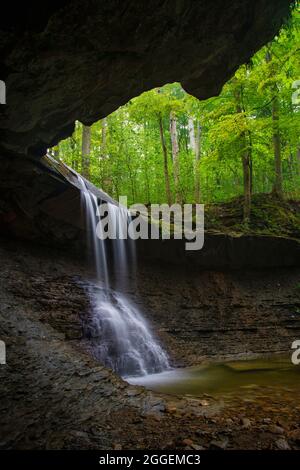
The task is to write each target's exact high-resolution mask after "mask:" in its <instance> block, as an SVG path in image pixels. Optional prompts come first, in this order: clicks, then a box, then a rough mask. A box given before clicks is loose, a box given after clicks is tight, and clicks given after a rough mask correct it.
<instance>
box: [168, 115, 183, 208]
mask: <svg viewBox="0 0 300 470" xmlns="http://www.w3.org/2000/svg"><path fill="white" fill-rule="evenodd" d="M170 134H171V146H172V160H173V169H174V186H175V197H176V202H177V203H178V204H181V203H182V196H181V190H180V181H179V171H180V170H179V146H178V137H177V119H176V115H175V113H173V112H171V114H170Z"/></svg>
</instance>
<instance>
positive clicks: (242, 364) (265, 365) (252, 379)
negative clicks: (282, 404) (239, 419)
mask: <svg viewBox="0 0 300 470" xmlns="http://www.w3.org/2000/svg"><path fill="white" fill-rule="evenodd" d="M127 381H128V382H129V383H131V384H135V385H143V386H145V387H146V388H148V389H150V390H153V391H158V392H162V393H167V394H172V395H191V396H201V395H203V394H210V395H212V396H215V397H216V398H217V397H221V396H223V395H232V394H234V395H236V396H237V395H241V396H242V395H245V393H246V392H251V395H252V396H255V395H256V393H262V392H266V391H270V389H272V390H281V391H283V392H284V391H285V390H286V391H291V390H294V389H295V390H299V389H300V366H295V365H293V364H292V363H291V361H290V358H282V357H280V358H279V357H276V356H275V357H270V358H268V359H265V358H264V359H254V360H243V361H231V362H219V363H213V364H203V365H199V366H194V367H186V368H179V369H172V370H169V371H165V372H161V373H158V374H149V375H146V376H141V377H132V378H129V379H127Z"/></svg>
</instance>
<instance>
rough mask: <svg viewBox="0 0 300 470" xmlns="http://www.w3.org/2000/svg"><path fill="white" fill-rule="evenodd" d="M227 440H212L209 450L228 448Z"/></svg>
mask: <svg viewBox="0 0 300 470" xmlns="http://www.w3.org/2000/svg"><path fill="white" fill-rule="evenodd" d="M228 442H229V440H228V439H226V438H225V439H220V440H213V441H211V442H210V445H209V447H210V449H216V450H225V449H226V448H227V446H228Z"/></svg>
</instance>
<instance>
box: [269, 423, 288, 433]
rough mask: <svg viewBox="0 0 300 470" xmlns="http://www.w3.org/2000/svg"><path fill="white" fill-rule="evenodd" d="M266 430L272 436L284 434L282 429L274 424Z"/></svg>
mask: <svg viewBox="0 0 300 470" xmlns="http://www.w3.org/2000/svg"><path fill="white" fill-rule="evenodd" d="M268 430H269V431H270V432H271V433H272V434H284V429H283V428H282V427H280V426H277V425H276V424H272V425H271V426H269V428H268Z"/></svg>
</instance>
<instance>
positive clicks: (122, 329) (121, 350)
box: [78, 177, 169, 377]
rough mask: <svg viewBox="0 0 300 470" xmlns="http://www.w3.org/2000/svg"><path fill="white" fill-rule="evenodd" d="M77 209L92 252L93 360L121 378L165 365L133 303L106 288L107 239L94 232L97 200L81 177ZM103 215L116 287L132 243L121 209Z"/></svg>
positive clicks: (131, 256) (113, 207) (131, 252)
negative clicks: (111, 236)
mask: <svg viewBox="0 0 300 470" xmlns="http://www.w3.org/2000/svg"><path fill="white" fill-rule="evenodd" d="M78 178H79V182H80V185H81V188H82V207H83V210H84V211H85V215H86V226H87V230H88V241H89V245H90V251H91V252H92V254H93V260H94V263H95V269H96V274H97V281H98V284H99V285H100V288H99V286H98V287H97V289H93V288H90V297H91V304H92V309H93V318H92V324H91V325H90V326H89V330H90V336H91V338H93V352H94V355H95V357H96V358H97V359H99V360H100V361H101V362H103V363H104V364H105V365H106V366H108V367H110V368H112V369H113V370H114V371H116V372H117V373H118V374H120V375H121V376H123V377H129V376H140V375H146V374H152V373H157V372H161V371H163V370H166V369H169V361H168V357H167V354H166V353H165V352H164V350H163V349H162V347H161V346H160V345H159V343H158V342H157V340H156V339H155V338H154V336H153V334H152V332H151V331H150V329H149V326H148V324H147V322H146V321H145V319H144V318H143V316H142V315H141V313H140V312H139V311H138V309H137V307H135V306H134V305H132V303H131V302H130V301H129V300H128V299H127V298H126V297H125V295H124V294H123V293H121V292H117V291H115V290H113V289H111V288H110V279H109V270H108V263H107V258H108V254H107V247H106V242H105V241H103V240H100V239H99V238H98V237H97V235H96V228H97V226H98V227H100V228H101V224H99V225H98V217H97V214H98V212H97V210H98V203H97V198H96V197H95V195H94V194H92V193H91V192H90V191H89V190H88V189H87V187H86V185H85V183H84V180H83V179H82V178H80V177H78ZM108 216H109V219H110V223H111V226H112V228H113V230H112V231H113V233H114V232H115V233H116V234H117V238H116V239H115V240H113V242H112V244H113V257H114V274H115V277H116V276H117V281H118V282H119V285H122V286H123V285H124V279H126V276H127V273H128V268H129V262H131V263H132V262H134V260H135V253H134V242H133V241H132V240H126V239H125V232H124V231H125V230H126V231H127V224H128V222H129V220H130V219H129V214H128V211H127V209H126V208H124V207H121V206H116V205H114V204H110V203H108Z"/></svg>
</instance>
